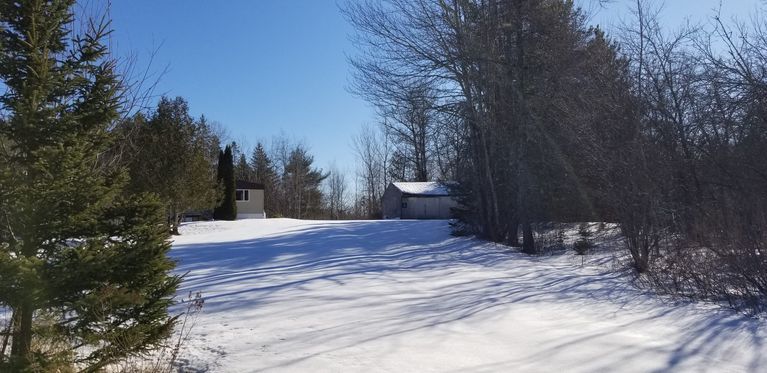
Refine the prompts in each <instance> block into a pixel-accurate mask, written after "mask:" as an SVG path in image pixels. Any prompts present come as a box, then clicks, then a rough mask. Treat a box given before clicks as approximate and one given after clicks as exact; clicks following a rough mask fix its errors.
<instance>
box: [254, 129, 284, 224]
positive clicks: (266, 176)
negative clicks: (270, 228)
mask: <svg viewBox="0 0 767 373" xmlns="http://www.w3.org/2000/svg"><path fill="white" fill-rule="evenodd" d="M250 164H251V166H252V168H253V177H254V181H255V182H257V183H260V184H263V185H264V211H266V213H267V216H272V215H275V212H276V210H277V209H276V202H277V181H278V180H277V170H276V169H275V167H274V164H273V163H272V160H271V158H269V155H268V154H266V150H265V149H264V146H263V144H261V143H260V142H259V143H258V144H256V148H255V149H253V154H252V155H251V157H250Z"/></svg>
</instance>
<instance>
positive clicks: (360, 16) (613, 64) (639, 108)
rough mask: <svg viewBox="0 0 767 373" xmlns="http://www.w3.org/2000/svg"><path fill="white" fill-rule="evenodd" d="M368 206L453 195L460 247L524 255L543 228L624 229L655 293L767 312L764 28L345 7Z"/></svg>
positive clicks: (432, 5)
mask: <svg viewBox="0 0 767 373" xmlns="http://www.w3.org/2000/svg"><path fill="white" fill-rule="evenodd" d="M344 14H345V16H346V18H347V19H348V20H349V22H350V23H351V24H352V25H353V26H354V27H355V29H356V31H357V32H356V34H355V38H354V40H355V42H356V44H357V46H358V50H359V52H358V53H357V54H356V55H355V56H353V57H351V59H350V62H351V64H352V67H353V71H354V83H353V86H352V90H353V91H354V92H355V93H357V94H358V95H360V96H361V97H363V98H365V99H367V100H368V101H369V102H371V103H372V104H373V105H374V106H375V107H376V108H377V110H378V113H379V117H380V118H381V119H380V125H379V126H375V127H373V128H366V129H364V130H363V131H362V132H361V133H360V135H358V137H357V138H356V141H355V144H356V150H357V153H358V159H359V164H360V167H359V171H358V177H359V178H360V180H362V181H363V183H362V184H363V185H364V188H363V191H364V193H363V194H364V195H363V198H362V199H363V202H364V203H365V205H366V206H369V208H370V211H369V212H371V213H374V206H376V202H377V201H378V200H380V195H381V193H382V190H383V189H382V186H384V187H385V185H386V184H387V183H388V181H390V180H413V181H423V180H430V179H441V180H454V181H458V184H457V186H456V187H455V190H454V193H455V194H456V195H457V196H459V199H460V202H461V207H460V208H459V209H457V210H456V211H455V213H456V216H457V218H458V223H456V224H455V225H454V230H455V232H456V233H458V234H474V235H477V236H479V237H482V238H485V239H488V240H491V241H495V242H502V243H506V244H509V245H513V246H521V247H522V251H523V252H526V253H530V254H536V253H538V252H539V251H540V245H538V244H536V242H535V230H536V227H537V226H539V225H541V224H543V223H546V222H551V221H558V222H573V221H586V220H599V221H611V222H616V223H618V224H619V227H620V229H621V232H622V234H623V236H624V237H625V246H626V248H627V251H628V253H629V254H630V257H631V258H632V266H633V268H634V269H635V270H636V272H637V273H641V274H643V278H648V279H650V280H651V283H652V284H653V285H655V286H657V288H658V289H663V290H666V291H669V292H672V293H675V294H681V295H687V296H692V297H707V298H713V299H717V300H725V301H728V302H730V304H731V305H733V306H734V307H736V308H741V309H747V310H752V311H758V310H760V309H763V307H764V304H765V299H766V298H767V276H765V274H767V256H765V249H767V247H765V242H767V240H765V238H767V229H765V227H767V214H766V213H765V211H767V195H766V194H765V193H764V191H765V190H767V189H766V187H767V178H766V177H765V175H767V169H765V162H764V161H763V159H764V156H763V154H765V151H767V112H766V111H765V108H767V106H765V103H766V102H765V100H767V70H765V66H766V65H767V56H765V54H764V51H765V50H767V32H766V30H767V23H765V21H764V20H765V19H767V18H766V17H761V18H759V17H754V20H753V22H752V23H751V24H747V23H741V22H727V21H725V20H722V19H720V18H719V17H716V16H715V17H713V18H712V24H713V25H712V26H709V27H703V26H697V25H695V26H689V25H688V26H686V27H684V28H682V29H680V30H679V31H676V32H669V31H667V30H668V29H669V28H668V27H665V26H664V25H662V24H661V23H660V22H659V20H658V19H659V15H658V11H657V10H656V9H653V8H652V7H650V6H648V4H647V3H645V2H644V1H641V0H638V1H637V2H636V4H635V6H634V12H633V20H632V21H631V22H629V23H627V24H625V25H623V26H622V27H621V28H620V29H618V30H617V31H616V32H615V34H614V35H608V34H607V33H606V32H605V31H604V30H602V29H600V28H599V27H594V26H590V25H589V24H588V22H587V20H588V17H587V16H588V15H587V14H585V13H584V11H583V10H582V9H580V8H578V7H577V6H576V5H575V4H574V2H573V1H563V0H545V1H532V0H407V1H405V0H369V1H363V2H348V3H347V4H346V6H345V7H344Z"/></svg>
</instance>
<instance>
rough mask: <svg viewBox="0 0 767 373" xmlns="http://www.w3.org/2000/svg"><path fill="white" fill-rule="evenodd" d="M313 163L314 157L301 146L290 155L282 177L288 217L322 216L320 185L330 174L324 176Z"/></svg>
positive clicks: (309, 217) (307, 217)
mask: <svg viewBox="0 0 767 373" xmlns="http://www.w3.org/2000/svg"><path fill="white" fill-rule="evenodd" d="M312 163H314V157H312V156H311V155H309V154H308V152H307V151H306V149H304V148H303V147H301V146H298V147H296V148H295V149H294V150H293V151H292V152H291V153H290V157H289V158H288V163H287V164H286V165H285V170H284V173H283V175H282V184H283V188H284V193H285V198H286V204H287V206H286V207H287V210H286V211H287V214H286V216H288V217H291V218H296V219H312V218H318V217H320V215H321V214H322V191H321V190H320V184H321V183H322V181H323V180H325V179H326V178H327V177H328V174H323V173H322V170H321V169H315V168H313V167H312Z"/></svg>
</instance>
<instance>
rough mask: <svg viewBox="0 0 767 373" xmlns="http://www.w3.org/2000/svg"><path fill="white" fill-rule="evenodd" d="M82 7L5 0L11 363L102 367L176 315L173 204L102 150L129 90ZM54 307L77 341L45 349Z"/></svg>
mask: <svg viewBox="0 0 767 373" xmlns="http://www.w3.org/2000/svg"><path fill="white" fill-rule="evenodd" d="M73 6H74V0H50V1H39V0H38V1H35V0H23V1H3V2H0V83H2V84H3V85H4V86H5V88H6V89H5V91H4V92H3V94H2V96H0V112H1V113H2V117H3V119H2V121H0V141H1V142H2V144H0V145H2V146H0V149H1V150H0V211H1V213H0V306H2V307H7V308H9V309H10V310H12V312H13V316H12V343H11V359H10V362H7V361H3V360H2V358H3V357H0V364H1V365H0V371H9V370H10V371H42V370H45V371H48V370H55V369H61V367H62V366H64V367H66V366H70V367H71V366H73V365H74V364H78V365H79V366H80V367H85V370H84V371H96V370H99V369H101V368H102V367H104V366H105V365H108V364H110V363H113V362H116V361H119V360H120V359H123V358H125V357H127V356H129V355H135V354H141V353H145V352H147V351H148V350H149V349H151V348H152V347H153V346H157V345H158V344H160V343H162V341H163V339H164V338H165V337H166V336H168V335H169V333H170V332H171V330H172V327H173V324H174V319H173V318H170V317H168V313H167V307H168V306H169V305H170V304H171V303H172V297H173V295H174V294H175V291H176V287H177V285H178V283H179V279H178V278H177V277H174V276H172V275H171V274H170V271H171V270H172V268H173V262H172V261H171V260H169V259H168V258H167V256H166V253H167V251H168V250H169V248H170V244H169V242H168V238H169V237H168V232H167V230H166V229H164V228H163V224H162V223H163V222H164V217H163V213H162V207H161V205H160V204H159V202H158V201H157V200H156V199H154V198H151V197H149V196H136V197H132V198H129V199H125V198H122V197H121V196H122V195H123V193H121V190H122V189H123V186H124V185H125V182H126V173H125V172H124V171H123V170H120V169H113V168H111V167H110V166H109V164H108V163H106V162H104V159H103V158H102V156H103V154H105V153H106V150H107V148H108V146H109V144H110V141H111V140H112V135H111V133H110V132H109V128H110V126H112V125H113V124H114V122H115V121H116V120H117V119H118V116H119V110H120V99H119V97H120V94H121V89H122V87H121V85H120V78H119V77H118V76H117V75H116V73H115V70H116V62H115V60H113V59H111V58H110V57H109V55H108V50H107V47H106V46H105V45H104V43H103V40H104V39H105V38H106V37H107V36H108V35H109V32H110V29H109V22H98V21H96V22H85V23H84V24H85V25H86V27H85V29H84V30H83V33H82V34H81V35H75V34H74V33H73V31H72V28H71V27H70V26H71V25H72V23H73V21H74V19H73V18H74V16H73ZM43 317H45V320H46V321H45V322H46V323H47V324H48V325H49V326H51V324H52V328H50V329H51V330H53V331H55V334H56V338H57V341H59V343H60V342H61V341H64V342H65V343H66V344H67V345H68V346H69V348H63V349H62V350H60V351H58V352H52V350H50V349H47V350H40V349H39V348H40V347H35V346H41V343H39V342H43V343H44V342H45V340H43V339H42V338H43V336H42V335H40V334H37V332H36V331H37V330H38V329H37V326H38V325H39V322H40V319H41V318H43ZM70 349H71V351H70ZM54 363H58V364H63V365H59V368H56V367H54V366H53V365H52V364H54ZM63 369H64V370H68V369H69V368H63Z"/></svg>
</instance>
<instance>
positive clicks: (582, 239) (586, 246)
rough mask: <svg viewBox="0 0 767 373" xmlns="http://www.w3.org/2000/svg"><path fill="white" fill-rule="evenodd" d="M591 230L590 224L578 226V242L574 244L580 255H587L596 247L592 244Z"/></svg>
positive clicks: (574, 248) (576, 251)
mask: <svg viewBox="0 0 767 373" xmlns="http://www.w3.org/2000/svg"><path fill="white" fill-rule="evenodd" d="M591 235H592V233H591V230H590V229H589V226H588V224H581V225H579V226H578V240H577V241H575V243H574V244H573V250H575V253H576V254H578V255H586V253H588V251H589V250H591V248H592V247H593V246H594V244H593V243H592V242H591Z"/></svg>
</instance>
